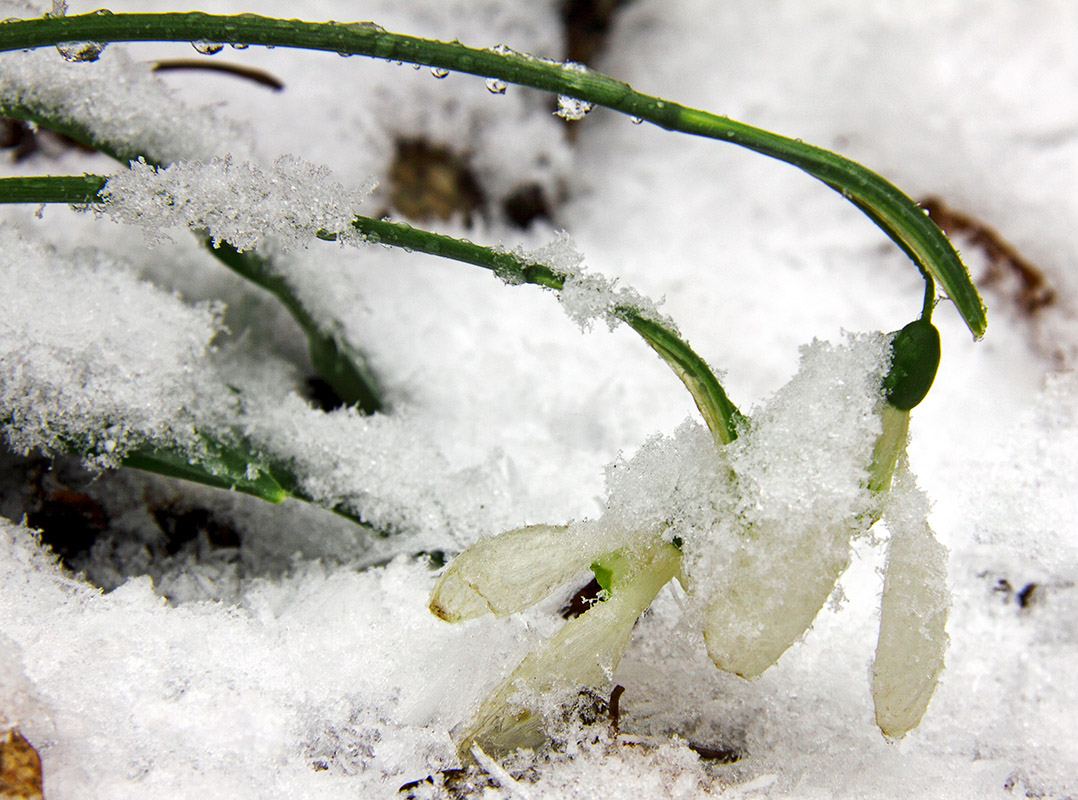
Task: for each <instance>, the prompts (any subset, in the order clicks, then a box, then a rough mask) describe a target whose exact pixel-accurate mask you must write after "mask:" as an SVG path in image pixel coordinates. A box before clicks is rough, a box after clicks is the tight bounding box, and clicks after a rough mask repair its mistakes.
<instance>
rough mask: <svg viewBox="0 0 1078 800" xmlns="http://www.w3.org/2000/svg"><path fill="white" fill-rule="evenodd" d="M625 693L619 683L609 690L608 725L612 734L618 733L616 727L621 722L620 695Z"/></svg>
mask: <svg viewBox="0 0 1078 800" xmlns="http://www.w3.org/2000/svg"><path fill="white" fill-rule="evenodd" d="M623 694H625V687H624V686H622V685H621V684H620V683H619V684H618V685H617V686H615V687H614V688H613V690H612V691H611V692H610V702H609V703H608V704H607V708H608V709H610V727H612V728H613V729H614V735H615V736H617V735H618V732H619V730H618V728H619V724H620V722H621V708H620V704H621V696H622V695H623Z"/></svg>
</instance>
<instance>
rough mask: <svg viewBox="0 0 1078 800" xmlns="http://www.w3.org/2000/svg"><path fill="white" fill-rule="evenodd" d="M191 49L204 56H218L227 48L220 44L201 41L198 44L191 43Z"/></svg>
mask: <svg viewBox="0 0 1078 800" xmlns="http://www.w3.org/2000/svg"><path fill="white" fill-rule="evenodd" d="M191 47H193V48H195V49H196V50H197V51H198V52H200V53H202V55H204V56H212V55H216V54H217V53H220V52H221V51H222V50H224V49H225V46H224V45H223V44H221V43H220V42H204V41H201V40H200V41H197V42H191Z"/></svg>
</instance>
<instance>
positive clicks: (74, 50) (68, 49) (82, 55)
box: [56, 42, 108, 61]
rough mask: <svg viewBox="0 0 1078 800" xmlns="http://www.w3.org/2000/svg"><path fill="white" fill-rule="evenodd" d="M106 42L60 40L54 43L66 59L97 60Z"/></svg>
mask: <svg viewBox="0 0 1078 800" xmlns="http://www.w3.org/2000/svg"><path fill="white" fill-rule="evenodd" d="M107 45H108V42H61V43H60V44H58V45H56V49H57V50H58V51H60V55H62V56H63V57H64V60H66V61H97V59H98V58H99V57H100V56H101V51H103V50H104V49H105V47H106V46H107Z"/></svg>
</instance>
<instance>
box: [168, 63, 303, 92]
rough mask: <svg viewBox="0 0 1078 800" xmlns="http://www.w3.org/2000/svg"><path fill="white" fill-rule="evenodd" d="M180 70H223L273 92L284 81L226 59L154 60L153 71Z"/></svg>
mask: <svg viewBox="0 0 1078 800" xmlns="http://www.w3.org/2000/svg"><path fill="white" fill-rule="evenodd" d="M181 70H192V71H193V70H204V71H207V72H225V73H228V74H229V75H235V76H236V77H238V78H246V79H247V80H249V81H254V82H255V83H258V84H261V85H262V86H268V87H269V88H270V89H273V91H275V92H279V91H281V89H283V88H284V83H283V82H281V81H280V80H279V79H278V78H276V77H275V76H273V75H271V74H270V73H268V72H266V71H265V70H262V69H257V68H256V67H247V66H244V65H242V64H230V63H228V62H226V61H203V60H201V59H198V58H166V59H162V60H161V61H156V62H154V65H153V71H154V72H178V71H181Z"/></svg>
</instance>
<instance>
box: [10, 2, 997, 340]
mask: <svg viewBox="0 0 1078 800" xmlns="http://www.w3.org/2000/svg"><path fill="white" fill-rule="evenodd" d="M196 40H208V41H225V42H242V43H245V44H256V45H271V46H274V47H297V48H305V49H311V50H324V51H330V52H335V53H340V54H342V55H350V54H355V55H365V56H373V57H376V58H383V59H386V60H390V61H401V62H407V63H412V64H425V65H427V66H431V67H438V68H441V69H447V70H453V71H457V72H465V73H469V74H472V75H479V76H483V77H488V78H496V79H499V80H503V81H507V82H510V83H515V84H518V85H521V86H531V87H533V88H536V89H542V90H545V91H549V92H555V93H557V94H561V95H566V96H568V97H572V98H576V99H578V100H583V101H585V102H588V103H591V104H593V105H598V106H605V107H606V108H610V109H613V110H615V111H620V112H622V113H624V114H628V115H630V116H633V117H635V118H638V119H641V120H645V121H648V122H651V123H653V124H655V125H658V126H660V127H662V128H666V129H669V130H673V131H680V132H682V133H689V134H694V135H698V136H705V137H708V138H712V139H717V140H719V141H723V142H730V143H732V144H737V145H740V146H742V147H746V148H749V149H751V150H755V151H756V152H758V153H762V154H764V155H767V156H770V157H772V158H777V159H779V160H781V161H786V162H787V163H790V164H792V165H794V166H796V167H799V168H800V169H802V170H804V171H805V172H807V173H808V174H810V175H812V176H814V177H816V178H818V179H819V180H821V181H823V182H824V183H826V184H827V185H828V186H830V187H832V188H833V189H835V190H836V191H839V192H841V193H842V195H843V196H844V197H846V198H847V199H849V200H850V201H851V202H852V203H853V204H854V205H856V206H857V207H858V208H860V209H861V210H862V211H863V212H864V213H866V214H867V215H868V216H869V217H870V218H871V219H872V221H873V222H875V223H876V224H877V225H878V226H879V227H880V228H881V229H882V230H883V231H884V232H885V233H886V234H887V235H888V236H889V237H890V238H891V239H892V240H893V241H894V242H895V243H896V244H898V246H899V247H900V248H902V250H903V251H904V252H906V253H907V255H909V256H910V258H911V259H913V261H914V263H915V264H916V265H917V267H918V269H920V270H921V271H922V272H924V273H925V274H926V275H931V276H932V277H934V278H935V279H936V280H938V281H939V283H940V285H941V286H942V287H943V288H944V290H945V291H946V292H947V294H948V295H949V296H950V298H951V300H952V301H953V302H954V304H955V306H956V307H957V308H958V311H959V313H960V314H961V315H962V318H963V320H965V322H966V325H967V326H968V327H969V329H970V331H972V333H973V335H974V336H975V337H977V338H980V337H981V336H983V335H984V331H985V326H986V316H985V310H984V304H983V303H982V302H981V299H980V296H979V295H978V293H977V290H976V288H975V287H974V286H973V283H972V281H971V280H970V278H969V273H968V271H967V270H966V268H965V266H964V265H963V264H962V261H961V259H960V258H959V257H958V254H957V252H956V251H955V249H954V247H952V246H951V244H950V242H949V241H948V240H947V237H946V236H945V235H944V234H943V232H942V231H941V230H940V229H939V228H938V227H937V226H936V225H935V224H934V223H933V222H932V221H931V220H930V219H928V218H927V216H926V215H925V214H924V213H923V212H922V210H921V209H920V208H919V207H918V206H917V204H916V203H915V202H913V200H911V199H910V198H909V197H907V196H906V195H905V194H904V193H903V192H902V191H900V190H899V189H898V188H897V187H895V186H894V185H893V184H891V183H890V182H888V181H887V180H885V179H884V178H882V177H881V176H879V175H877V174H876V173H875V172H873V171H871V170H869V169H867V168H866V167H863V166H861V165H860V164H857V163H855V162H853V161H851V160H849V159H847V158H844V157H843V156H840V155H837V154H835V153H831V152H828V151H826V150H823V149H821V148H818V147H814V146H812V145H809V144H805V143H804V142H801V141H798V140H796V139H790V138H788V137H785V136H780V135H778V134H774V133H771V132H769V131H765V130H762V129H759V128H755V127H753V126H751V125H746V124H744V123H741V122H737V121H735V120H731V119H729V118H727V117H721V116H718V115H716V114H711V113H708V112H706V111H701V110H698V109H693V108H688V107H685V106H682V105H679V104H677V103H672V102H669V101H666V100H662V99H660V98H657V97H651V96H649V95H645V94H642V93H640V92H636V91H634V90H633V89H632V87H630V86H629V85H628V84H626V83H623V82H622V81H618V80H616V79H614V78H611V77H609V76H606V75H603V74H601V73H598V72H593V71H591V70H587V69H581V68H580V67H579V66H578V65H573V66H571V67H570V66H566V65H562V64H557V63H554V62H550V61H546V60H544V59H539V58H534V57H532V56H528V55H524V54H516V53H504V52H494V51H493V50H477V49H474V48H470V47H465V46H463V45H461V44H458V43H455V42H437V41H431V40H428V39H420V38H417V37H414V36H405V35H402V34H396V33H390V32H388V31H386V30H384V29H382V28H381V27H379V26H378V25H375V24H373V23H336V22H329V23H316V22H303V21H300V20H283V19H274V18H269V17H260V16H257V15H254V14H243V15H239V16H215V15H210V14H203V13H199V12H192V13H171V14H86V15H78V16H67V17H50V18H44V19H29V20H22V21H18V22H10V23H6V24H3V25H0V51H3V50H16V49H24V48H31V47H41V46H44V45H55V44H58V43H62V42H73V41H94V42H113V41H196Z"/></svg>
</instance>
